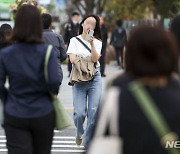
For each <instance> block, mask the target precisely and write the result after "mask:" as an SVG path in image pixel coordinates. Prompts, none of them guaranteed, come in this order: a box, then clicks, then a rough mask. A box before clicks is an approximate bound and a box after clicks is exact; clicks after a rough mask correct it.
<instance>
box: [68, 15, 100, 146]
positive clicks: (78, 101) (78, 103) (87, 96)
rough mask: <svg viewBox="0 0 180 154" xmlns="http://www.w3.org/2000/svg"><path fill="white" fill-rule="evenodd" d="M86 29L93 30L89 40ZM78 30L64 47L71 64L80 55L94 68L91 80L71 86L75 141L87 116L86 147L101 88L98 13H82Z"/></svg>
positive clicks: (79, 141)
mask: <svg viewBox="0 0 180 154" xmlns="http://www.w3.org/2000/svg"><path fill="white" fill-rule="evenodd" d="M89 30H91V31H92V30H93V31H94V35H92V36H91V37H90V38H89V40H85V39H86V36H87V32H88V31H89ZM79 34H80V35H78V36H77V37H73V38H72V39H71V40H70V44H69V47H68V51H67V53H68V55H69V57H70V61H71V63H72V64H73V67H76V66H75V63H76V60H77V59H78V58H79V57H81V58H83V59H84V60H85V59H87V58H90V59H91V60H90V61H91V62H93V63H94V66H95V69H96V73H95V76H94V77H93V79H92V80H90V81H86V82H77V83H75V84H74V85H73V87H72V92H73V106H74V117H73V118H74V123H75V126H76V128H77V134H76V144H77V145H80V144H81V143H82V136H83V134H84V127H83V123H84V120H85V118H86V116H87V119H88V120H87V127H86V131H85V144H84V146H85V148H87V147H88V145H89V142H90V139H91V136H92V130H93V129H94V123H95V118H96V115H97V110H98V106H99V103H100V99H101V91H102V90H101V89H102V83H101V74H100V64H99V62H98V59H99V58H100V54H101V48H102V42H101V33H100V25H99V17H97V16H95V15H89V16H87V17H85V18H84V19H83V20H82V22H81V23H80V29H79ZM88 48H89V50H88Z"/></svg>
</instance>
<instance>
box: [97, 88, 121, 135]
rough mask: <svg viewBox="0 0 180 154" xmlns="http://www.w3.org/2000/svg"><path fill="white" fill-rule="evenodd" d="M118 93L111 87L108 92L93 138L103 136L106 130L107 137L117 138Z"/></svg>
mask: <svg viewBox="0 0 180 154" xmlns="http://www.w3.org/2000/svg"><path fill="white" fill-rule="evenodd" d="M119 95H120V91H119V90H118V89H117V88H115V87H113V88H111V89H110V90H109V92H108V97H107V99H106V100H105V102H104V104H103V106H102V108H101V110H100V113H101V114H99V118H98V123H97V127H96V131H95V137H101V136H104V135H105V133H106V130H107V129H108V130H109V135H112V136H118V134H119V133H118V132H119V127H118V124H119V123H118V119H119V112H118V111H119V107H118V99H119Z"/></svg>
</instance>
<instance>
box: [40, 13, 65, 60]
mask: <svg viewBox="0 0 180 154" xmlns="http://www.w3.org/2000/svg"><path fill="white" fill-rule="evenodd" d="M41 18H42V22H43V39H44V41H45V43H47V44H51V45H53V46H54V47H55V50H56V52H57V57H58V59H59V63H60V62H63V61H64V60H66V58H67V54H66V47H65V44H64V40H63V37H62V36H61V35H59V34H57V33H55V32H53V31H52V30H51V24H52V17H51V15H50V14H48V13H43V14H42V15H41Z"/></svg>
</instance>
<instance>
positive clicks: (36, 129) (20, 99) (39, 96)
mask: <svg viewBox="0 0 180 154" xmlns="http://www.w3.org/2000/svg"><path fill="white" fill-rule="evenodd" d="M10 39H11V40H12V41H13V42H14V41H15V42H16V43H15V44H13V45H11V46H8V47H6V48H4V49H2V50H1V52H0V99H1V100H2V101H3V103H4V105H5V116H4V128H5V135H6V139H7V142H6V146H7V149H8V154H50V151H51V145H52V140H53V133H54V126H55V115H54V110H53V105H52V100H51V95H50V93H53V94H56V95H57V94H58V91H59V86H60V84H61V81H62V70H61V69H60V67H58V61H57V57H56V51H55V49H52V51H51V54H50V58H49V62H48V81H45V76H44V63H45V55H46V51H47V47H48V46H47V45H45V44H44V43H43V38H42V21H41V15H40V12H39V10H38V9H37V8H36V7H34V6H32V5H26V4H25V5H22V6H21V7H20V9H19V10H18V12H17V15H16V19H15V27H14V29H13V32H12V36H11V38H10ZM6 77H8V79H9V88H8V89H7V88H5V85H4V84H5V81H6Z"/></svg>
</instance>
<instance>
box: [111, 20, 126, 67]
mask: <svg viewBox="0 0 180 154" xmlns="http://www.w3.org/2000/svg"><path fill="white" fill-rule="evenodd" d="M122 25H123V21H122V20H121V19H120V20H117V21H116V28H115V29H114V30H113V31H112V35H111V40H110V44H111V45H113V46H114V48H115V52H116V61H117V64H118V66H120V67H121V68H124V65H123V63H124V53H123V51H124V46H125V45H126V43H127V35H126V30H125V29H124V28H123V27H122ZM119 58H120V59H121V61H120V60H119Z"/></svg>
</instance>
